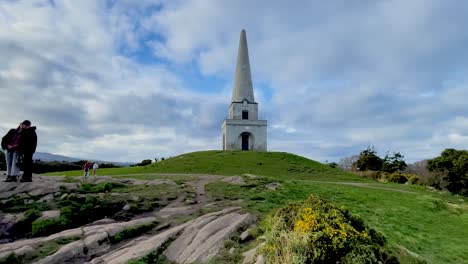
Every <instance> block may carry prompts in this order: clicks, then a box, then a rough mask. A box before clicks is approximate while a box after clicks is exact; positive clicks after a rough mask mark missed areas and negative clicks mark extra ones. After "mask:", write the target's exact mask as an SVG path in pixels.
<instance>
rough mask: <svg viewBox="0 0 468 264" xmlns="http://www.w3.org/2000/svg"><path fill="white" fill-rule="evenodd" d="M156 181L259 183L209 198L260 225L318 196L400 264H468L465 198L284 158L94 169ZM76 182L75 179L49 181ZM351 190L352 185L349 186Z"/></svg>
mask: <svg viewBox="0 0 468 264" xmlns="http://www.w3.org/2000/svg"><path fill="white" fill-rule="evenodd" d="M153 173H193V174H215V175H242V174H254V175H261V176H263V177H261V178H256V179H255V178H254V179H252V178H248V177H245V179H246V180H247V184H246V185H232V184H228V183H225V182H215V183H212V184H209V185H208V186H207V194H208V196H209V197H210V198H211V199H213V200H214V201H221V202H222V201H225V202H226V205H229V204H238V205H240V206H242V207H243V208H245V209H246V210H248V211H251V212H254V213H255V214H257V215H258V216H259V217H260V219H263V218H264V217H265V216H267V215H271V214H272V212H274V210H275V209H276V208H279V207H282V206H284V205H286V204H287V203H288V202H293V201H299V200H303V199H305V198H307V197H308V196H309V195H311V194H317V195H319V196H320V197H322V198H324V199H326V200H328V201H330V202H333V203H334V204H336V205H338V206H345V207H346V208H347V209H349V210H350V211H351V212H352V213H354V214H357V215H359V216H360V217H362V218H363V219H364V220H365V221H366V223H367V224H368V225H369V226H370V227H372V228H374V229H376V230H377V231H379V232H381V233H382V234H383V235H384V236H385V237H386V238H387V240H388V243H389V245H390V247H391V249H392V250H393V251H394V252H396V254H397V255H399V257H400V261H401V262H402V263H468V243H466V241H467V238H468V201H467V199H466V197H461V196H456V195H451V194H448V193H443V192H437V191H431V190H428V189H426V188H424V187H421V186H411V185H396V184H384V183H379V182H375V181H371V180H368V179H365V178H361V177H358V176H355V175H352V174H349V173H346V172H343V171H341V170H339V169H333V168H330V167H329V166H326V165H323V164H321V163H318V162H316V161H313V160H309V159H306V158H304V157H300V156H297V155H293V154H288V153H282V152H267V153H261V152H260V153H259V152H240V151H239V152H238V151H229V152H222V151H204V152H194V153H188V154H184V155H180V156H177V157H173V158H171V159H168V160H165V161H162V162H158V163H156V164H152V165H150V166H146V167H131V168H118V169H99V175H115V176H118V177H137V178H148V179H151V178H157V177H160V176H158V175H154V174H153ZM81 174H82V172H81V171H73V172H62V173H51V174H50V175H70V176H73V175H81ZM132 174H139V175H132ZM273 181H275V182H280V183H281V184H282V186H281V187H280V188H279V189H278V190H276V191H273V190H270V189H268V188H265V184H266V183H268V182H273ZM351 182H353V183H356V184H354V185H349V184H350V183H351ZM223 263H224V262H223ZM233 263H234V262H233Z"/></svg>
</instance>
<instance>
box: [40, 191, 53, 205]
mask: <svg viewBox="0 0 468 264" xmlns="http://www.w3.org/2000/svg"><path fill="white" fill-rule="evenodd" d="M53 199H54V194H53V193H50V194H48V195H46V196H44V197H42V198H41V199H39V201H38V202H40V203H47V202H49V201H52V200H53Z"/></svg>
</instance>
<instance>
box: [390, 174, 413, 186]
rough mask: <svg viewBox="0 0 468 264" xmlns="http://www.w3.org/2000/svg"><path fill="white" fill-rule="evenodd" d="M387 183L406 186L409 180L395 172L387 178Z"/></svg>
mask: <svg viewBox="0 0 468 264" xmlns="http://www.w3.org/2000/svg"><path fill="white" fill-rule="evenodd" d="M387 181H389V182H394V183H400V184H404V183H406V182H407V181H408V178H407V177H406V176H405V175H404V174H402V173H399V172H395V173H392V174H389V175H388V176H387Z"/></svg>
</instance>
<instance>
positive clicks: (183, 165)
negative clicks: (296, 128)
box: [47, 151, 367, 181]
mask: <svg viewBox="0 0 468 264" xmlns="http://www.w3.org/2000/svg"><path fill="white" fill-rule="evenodd" d="M139 173H197V174H215V175H241V174H245V173H250V174H258V175H263V176H269V177H272V178H278V179H302V180H307V179H310V180H330V181H367V180H366V179H364V178H361V177H356V176H355V175H352V174H350V173H346V172H343V171H341V170H338V169H333V168H330V167H328V166H324V165H323V164H321V163H319V162H316V161H313V160H310V159H306V158H304V157H301V156H297V155H293V154H289V153H284V152H245V151H201V152H193V153H188V154H184V155H180V156H177V157H173V158H171V159H168V160H165V161H162V162H158V163H154V164H152V165H150V166H145V167H128V168H114V169H98V174H99V175H121V174H139ZM47 175H67V176H81V175H82V172H81V171H68V172H55V173H48V174H47Z"/></svg>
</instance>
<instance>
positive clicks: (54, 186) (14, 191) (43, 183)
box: [0, 175, 79, 199]
mask: <svg viewBox="0 0 468 264" xmlns="http://www.w3.org/2000/svg"><path fill="white" fill-rule="evenodd" d="M3 179H4V177H0V180H3ZM62 180H63V178H62V177H43V176H39V175H33V182H26V183H24V182H23V183H19V182H2V184H0V199H4V198H8V197H12V196H13V195H19V194H21V195H25V196H26V193H27V194H28V195H31V196H36V195H43V196H47V195H48V194H51V195H52V198H53V194H54V193H56V192H59V191H60V186H64V187H66V188H67V189H77V188H78V187H79V184H77V183H67V182H61V181H62Z"/></svg>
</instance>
